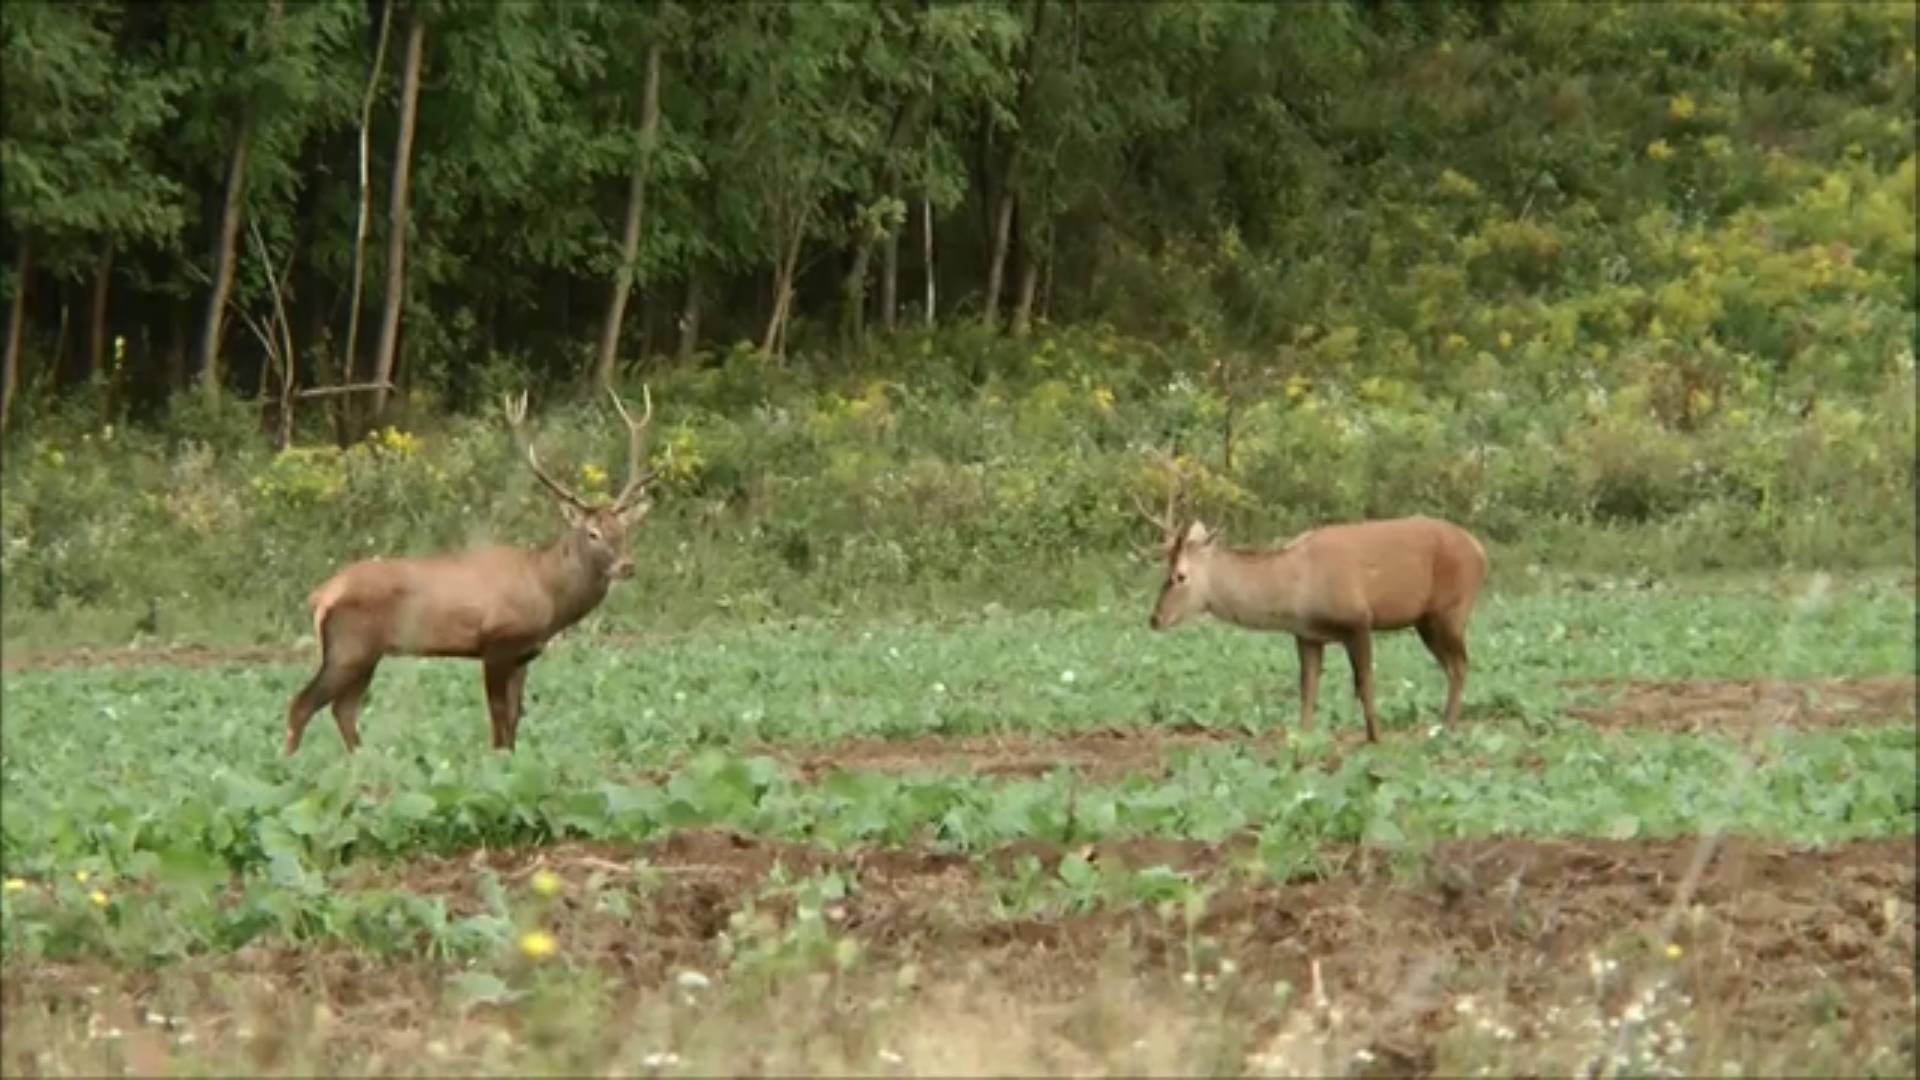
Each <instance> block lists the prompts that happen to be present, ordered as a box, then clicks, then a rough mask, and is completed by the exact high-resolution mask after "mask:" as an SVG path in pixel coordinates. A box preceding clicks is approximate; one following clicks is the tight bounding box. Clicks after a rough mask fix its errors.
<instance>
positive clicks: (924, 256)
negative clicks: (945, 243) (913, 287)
mask: <svg viewBox="0 0 1920 1080" xmlns="http://www.w3.org/2000/svg"><path fill="white" fill-rule="evenodd" d="M920 259H921V261H922V262H923V263H925V264H926V268H927V329H929V330H931V329H933V322H934V311H933V300H934V296H933V276H934V275H933V270H934V266H933V197H932V196H930V195H929V196H923V197H922V198H921V200H920Z"/></svg>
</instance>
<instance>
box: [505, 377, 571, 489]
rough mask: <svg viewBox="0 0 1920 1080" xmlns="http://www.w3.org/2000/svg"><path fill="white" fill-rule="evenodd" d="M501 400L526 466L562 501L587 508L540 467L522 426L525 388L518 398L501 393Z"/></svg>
mask: <svg viewBox="0 0 1920 1080" xmlns="http://www.w3.org/2000/svg"><path fill="white" fill-rule="evenodd" d="M501 401H502V404H504V405H505V407H506V414H507V427H509V428H511V429H512V430H513V434H514V438H515V439H516V440H517V441H518V442H519V443H520V445H521V447H522V448H524V449H525V450H526V452H527V466H528V467H529V468H531V469H532V470H533V475H534V476H536V477H538V478H539V480H540V482H541V483H542V484H544V485H546V488H547V490H548V491H551V492H553V494H554V496H555V497H556V498H558V499H560V500H561V501H562V502H565V503H567V504H568V505H570V506H572V507H573V508H574V509H576V510H582V511H584V510H587V509H589V507H588V506H587V504H586V503H585V502H583V501H582V500H581V498H580V496H578V495H575V494H574V493H573V492H571V491H569V490H567V488H566V486H565V485H564V484H562V483H560V481H558V480H555V479H554V478H553V477H551V476H548V475H547V470H545V469H543V468H541V467H540V455H538V454H536V453H534V450H533V440H532V439H531V438H529V437H528V436H527V431H526V427H525V426H524V425H525V422H526V419H527V392H526V391H525V390H522V391H520V396H519V397H518V398H515V397H514V396H513V395H512V394H506V395H503V396H502V399H501Z"/></svg>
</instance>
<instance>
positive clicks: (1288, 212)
mask: <svg viewBox="0 0 1920 1080" xmlns="http://www.w3.org/2000/svg"><path fill="white" fill-rule="evenodd" d="M1913 14H1914V12H1913V8H1912V5H1907V4H1892V3H1885V4H1883V3H1859V4H1810V5H1803V4H1781V3H1767V2H1753V3H1737V4H1688V5H1656V4H1580V5H1572V4H1567V5H1562V4H1502V3H1499V2H1497V0H1474V2H1461V3H1399V2H1393V0H1355V2H1325V3H1305V4H1271V5H1269V4H1210V3H1171V2H1170V3H1141V4H1125V5H1113V4H1084V3H1079V2H1075V0H1021V2H1017V3H977V4H945V3H938V4H936V3H926V2H890V3H874V4H865V3H860V4H834V3H819V4H732V5H691V4H678V3H673V2H660V3H650V4H620V3H598V2H585V0H583V2H579V3H566V4H536V3H517V2H516V3H495V2H491V0H478V2H476V0H419V2H408V3H381V2H378V0H375V2H371V3H365V4H362V3H355V2H351V0H337V2H336V0H306V2H300V3H292V4H289V3H286V2H284V0H258V2H256V0H232V2H227V0H217V2H213V3H202V4H165V3H163V4H145V3H140V4H134V3H115V2H109V0H86V2H76V3H57V4H56V3H38V2H22V3H18V4H12V5H8V9H7V11H6V12H5V14H4V15H3V16H0V19H4V25H5V59H6V71H7V84H6V90H7V93H6V110H5V132H4V140H3V141H0V153H4V167H5V168H4V185H5V186H4V195H5V216H4V242H5V246H6V258H5V260H4V262H5V266H6V270H5V271H4V272H5V274H6V281H7V283H8V287H7V293H8V296H9V298H10V301H11V303H10V312H9V315H8V319H7V337H6V354H5V355H6V365H5V379H4V386H5V390H6V394H5V401H4V403H0V418H4V420H5V422H6V423H7V425H8V428H7V435H6V444H5V446H6V460H7V462H8V468H7V470H6V487H5V495H6V499H7V504H8V507H9V513H8V515H7V524H6V532H7V543H6V551H5V556H4V558H5V563H6V566H5V568H6V570H7V572H8V578H9V580H10V581H11V582H13V583H15V584H16V586H17V587H16V588H12V589H9V590H7V592H8V596H7V601H6V608H7V612H8V614H9V618H12V619H15V620H16V622H17V618H18V617H21V616H22V613H23V612H28V611H42V612H51V611H54V610H58V609H63V608H69V607H78V608H82V609H88V608H97V607H101V606H105V607H107V608H110V609H112V610H115V611H128V610H132V611H136V612H137V611H138V610H140V609H141V608H143V607H144V606H149V605H151V604H153V603H154V602H155V600H154V594H155V593H157V592H160V591H163V590H162V589H161V588H160V587H159V585H157V584H155V583H153V582H150V581H148V580H146V579H147V578H149V577H166V576H171V577H174V578H179V579H186V580H198V581H202V582H207V581H211V582H217V583H221V584H231V585H237V586H244V587H246V588H245V590H243V591H250V590H253V589H257V588H260V587H265V588H266V589H267V590H268V592H269V594H270V595H271V597H272V602H273V603H284V601H286V600H288V599H290V598H291V597H292V595H293V594H294V592H295V591H296V586H294V585H291V584H287V585H283V584H281V583H280V579H279V578H278V577H276V578H275V580H274V582H273V583H271V584H268V583H266V582H264V581H262V580H261V578H262V576H263V575H262V574H260V573H258V572H257V568H259V566H260V564H259V563H258V562H257V561H255V560H235V559H233V558H231V557H230V556H231V555H232V554H233V552H232V551H230V550H226V549H225V547H224V545H223V544H222V543H221V542H220V541H221V540H222V538H240V537H245V538H249V539H248V540H246V541H244V542H245V543H252V542H258V541H259V540H260V538H261V537H262V534H263V533H266V534H278V535H279V536H284V537H286V540H285V541H284V544H285V546H286V547H287V548H288V549H289V550H287V551H285V552H284V553H281V557H280V558H278V559H277V560H275V566H277V568H278V570H279V571H280V572H281V573H285V572H288V571H289V570H294V571H297V572H298V573H297V575H296V576H302V575H311V574H313V573H318V572H319V571H320V570H321V569H322V566H321V564H322V563H324V562H325V561H327V560H330V559H335V558H337V557H339V556H340V555H342V554H343V552H342V551H341V548H342V546H343V545H344V546H346V547H347V548H348V549H349V551H352V552H353V553H363V552H358V551H353V549H357V548H360V547H370V546H380V545H384V546H387V547H392V546H394V545H404V546H409V547H419V546H422V545H432V544H446V543H453V542H457V541H458V540H459V538H460V537H462V536H468V535H470V534H471V532H472V529H473V528H474V526H473V523H472V517H473V515H474V513H475V512H476V506H475V503H476V501H484V497H485V496H486V494H487V493H497V492H498V491H499V484H500V481H501V479H502V474H503V472H505V471H507V470H511V469H513V468H515V466H514V465H513V464H512V462H511V459H510V458H509V457H508V456H507V455H506V454H505V453H504V452H502V451H499V450H498V449H497V448H498V447H500V446H502V445H504V440H502V439H501V437H500V430H501V429H500V424H499V418H498V415H497V403H498V401H499V397H500V394H501V393H502V392H504V391H509V390H515V389H521V388H531V389H532V390H533V391H534V395H533V396H534V398H535V400H536V402H537V406H536V408H537V411H538V412H539V413H540V414H541V416H542V419H543V420H545V421H548V422H550V426H551V427H552V428H553V430H554V434H553V436H552V439H553V445H555V446H556V447H557V449H555V450H552V451H549V453H550V454H556V455H561V456H566V455H572V457H574V458H581V459H583V460H582V461H581V464H580V466H579V468H580V469H581V470H583V475H582V479H583V481H584V482H586V483H588V484H594V483H599V482H601V479H602V477H603V476H604V473H605V469H603V468H602V466H601V464H600V462H601V461H603V460H604V461H611V460H612V454H611V453H610V452H609V453H606V454H605V456H604V457H602V456H596V455H600V454H601V453H602V450H601V448H603V447H604V448H605V449H606V451H611V450H613V449H614V448H613V447H611V446H609V445H608V440H609V437H610V434H611V432H610V430H609V429H608V428H607V427H606V426H605V425H606V423H607V418H606V415H605V409H604V399H603V398H601V397H599V396H598V395H599V392H598V390H597V389H596V388H597V387H601V386H613V385H618V386H620V387H621V388H622V392H623V393H624V394H626V395H627V396H628V397H633V396H635V394H636V392H637V390H638V387H636V386H635V385H634V384H635V383H636V382H646V383H648V389H649V390H650V392H652V393H653V394H654V396H656V397H658V398H659V399H660V403H661V411H662V415H663V418H664V419H663V425H662V431H661V445H660V446H658V447H656V450H657V451H658V452H659V453H660V454H662V455H663V456H664V457H665V458H666V459H667V465H666V469H667V473H668V477H667V484H668V494H669V496H670V498H668V499H666V500H664V501H665V503H666V504H667V505H665V506H664V508H663V512H664V513H668V514H672V515H676V516H680V517H682V518H683V519H684V520H686V521H688V522H692V523H697V524H698V525H700V526H702V527H703V528H704V530H705V532H704V539H705V541H707V542H705V543H703V544H702V545H701V546H702V547H706V548H713V549H716V550H717V551H718V552H719V553H720V554H719V555H718V556H717V557H716V558H715V559H714V560H713V561H714V562H715V563H717V564H719V566H718V567H717V568H716V570H717V572H718V576H719V578H720V580H719V581H718V582H717V583H716V584H717V585H718V586H720V587H721V588H722V590H723V591H729V590H730V589H731V586H733V585H735V584H739V585H741V586H742V587H743V588H747V589H748V590H749V591H752V592H755V593H764V595H761V597H760V600H759V601H758V602H759V603H760V605H761V606H762V607H765V606H766V604H767V603H769V602H772V601H771V600H770V599H769V598H770V597H779V598H780V602H781V603H793V602H799V603H801V604H802V605H803V606H816V602H819V601H824V602H825V603H826V604H827V605H828V606H831V605H832V604H835V603H839V602H841V601H842V600H846V599H848V598H849V594H850V592H861V591H862V590H863V586H870V587H872V588H874V589H881V590H883V591H884V590H886V589H887V588H888V587H889V586H891V585H895V584H904V585H913V586H916V587H921V588H924V589H933V590H935V591H936V592H937V591H939V589H940V588H941V583H942V582H945V581H954V580H963V581H970V582H972V586H971V587H968V588H966V589H965V590H964V591H966V592H968V593H978V592H980V591H981V588H980V587H979V586H980V581H979V580H978V579H979V578H980V577H981V575H984V574H990V573H991V572H992V571H991V568H992V567H993V566H995V565H996V564H997V563H998V562H1000V561H1002V560H1003V559H1004V557H1005V556H1007V555H1009V554H1012V553H1014V552H1022V553H1031V554H1033V555H1035V556H1037V557H1040V558H1042V559H1048V560H1050V561H1052V562H1055V563H1058V562H1059V561H1061V560H1065V561H1069V562H1070V561H1073V560H1074V559H1076V558H1078V553H1079V552H1083V551H1089V552H1094V553H1098V552H1102V551H1107V550H1114V549H1116V547H1117V546H1119V545H1123V544H1124V543H1125V542H1127V541H1128V540H1129V539H1131V538H1137V537H1134V536H1132V535H1131V534H1130V533H1129V531H1128V530H1129V528H1131V527H1130V526H1128V525H1127V524H1126V523H1125V522H1126V516H1125V515H1124V514H1123V513H1122V512H1121V511H1122V510H1123V509H1124V507H1125V500H1124V498H1122V497H1121V492H1122V491H1127V492H1130V493H1144V494H1151V495H1155V496H1156V497H1157V494H1158V492H1159V491H1160V490H1163V489H1164V488H1165V487H1166V486H1168V485H1169V484H1172V483H1174V482H1176V481H1179V482H1182V483H1185V484H1186V485H1187V487H1188V489H1189V490H1191V491H1193V492H1194V497H1195V499H1196V505H1197V506H1198V507H1199V508H1200V509H1201V510H1202V511H1203V512H1206V513H1209V514H1211V515H1214V516H1216V517H1218V518H1219V519H1221V520H1225V521H1227V522H1229V523H1230V524H1232V525H1234V526H1235V527H1237V528H1240V529H1243V530H1248V531H1253V532H1258V531H1273V530H1276V529H1280V528H1300V527H1304V526H1305V525H1306V524H1308V523H1310V521H1312V520H1315V519H1320V518H1326V517H1330V516H1355V515H1365V514H1376V515H1377V514H1386V513H1394V512H1414V511H1423V512H1434V513H1442V514H1452V515H1454V516H1456V517H1457V518H1459V519H1462V520H1464V521H1466V522H1468V523H1469V524H1470V525H1473V526H1475V527H1478V528H1481V529H1483V530H1484V531H1486V532H1487V533H1489V534H1491V535H1490V538H1491V539H1492V541H1493V542H1494V543H1495V544H1496V545H1519V546H1520V547H1521V548H1522V549H1524V550H1527V551H1529V552H1534V553H1539V552H1546V553H1549V554H1551V556H1552V561H1554V562H1557V563H1561V564H1564V565H1566V566H1568V567H1580V566H1587V567H1589V568H1592V569H1613V570H1628V569H1631V568H1633V567H1636V566H1638V567H1642V568H1644V567H1646V566H1650V565H1651V566H1663V565H1669V564H1670V565H1671V568H1673V569H1676V570H1699V569H1705V570H1711V569H1715V568H1716V567H1737V566H1742V565H1765V564H1768V563H1774V564H1778V563H1781V562H1785V563H1788V564H1791V563H1795V562H1801V563H1807V562H1817V561H1826V562H1828V563H1833V562H1835V561H1836V560H1837V561H1838V563H1839V564H1845V565H1864V564H1873V563H1879V562H1887V561H1895V562H1897V561H1901V560H1902V559H1910V558H1911V556H1912V553H1913V540H1912V529H1911V528H1909V527H1908V526H1910V525H1911V524H1912V517H1911V506H1912V500H1911V492H1912V490H1913V486H1912V482H1913V460H1914V455H1913V452H1912V448H1913V422H1912V416H1911V409H1910V405H1911V396H1912V380H1913V342H1914V327H1913V316H1914V305H1915V295H1916V292H1915V286H1916V280H1915V261H1914V251H1915V247H1914V223H1913V221H1914V198H1915V196H1914V188H1915V174H1914V146H1913V103H1914V60H1913V47H1914V40H1915V35H1914V19H1913ZM596 403H598V404H597V405H596ZM70 459H71V460H70ZM608 467H611V466H610V465H609V466H608ZM130 478H132V479H136V480H137V481H138V482H139V486H142V487H144V488H146V489H147V494H146V496H145V497H144V498H143V499H141V500H137V501H135V500H125V499H122V500H112V499H105V498H103V497H102V496H103V495H104V492H105V491H107V490H110V489H111V488H112V487H113V486H115V485H116V484H120V483H124V482H125V481H126V480H127V479H130ZM177 481H180V482H177ZM96 482H97V484H98V487H99V490H93V489H92V487H91V486H90V485H93V484H95V483H96ZM182 482H183V483H182ZM168 492H170V494H168ZM494 501H496V502H497V501H498V500H497V498H496V499H495V500H494ZM109 504H111V505H109ZM402 505H404V510H402V509H401V506H402ZM529 506H536V504H531V503H523V502H519V501H513V500H509V501H508V503H507V504H506V505H501V506H495V507H487V508H479V509H478V512H479V513H481V514H482V515H483V516H486V517H487V524H486V525H485V526H484V527H483V531H493V530H495V529H503V530H508V531H511V530H512V529H513V528H514V527H516V523H518V522H520V521H521V520H522V518H524V517H525V513H524V511H526V510H527V509H528V507H529ZM536 508H537V506H536ZM249 523H251V524H249ZM926 526H931V528H928V527H926ZM1616 534H1624V536H1625V538H1624V539H1623V538H1622V536H1621V535H1616ZM154 535H166V536H173V537H178V538H181V539H183V540H191V541H192V542H190V543H187V544H185V545H183V547H184V548H185V549H188V550H183V551H181V552H180V553H178V555H177V558H178V559H181V560H185V562H186V565H178V564H175V565H167V566H164V567H159V568H156V569H155V570H153V571H152V572H150V573H143V572H141V571H140V570H138V569H135V568H132V567H127V566H125V565H123V564H124V560H123V559H121V558H118V557H117V556H118V555H119V554H120V553H121V548H122V547H123V546H125V545H128V544H130V542H131V539H132V538H136V537H143V536H144V537H151V536H154ZM296 537H305V538H308V540H309V541H310V544H309V543H303V542H301V541H300V540H298V539H296ZM1703 537H1713V538H1714V540H1713V542H1712V543H1706V544H1703V543H1701V542H1700V541H1701V539H1702V538H1703ZM202 541H213V542H212V543H210V544H209V543H203V542H202ZM265 542H266V543H267V545H268V547H269V549H270V550H274V549H278V548H280V547H281V545H282V543H283V541H280V540H278V539H276V538H273V537H269V538H267V539H266V540H265ZM125 554H128V555H131V554H133V553H132V551H131V550H130V549H129V550H128V551H126V552H125ZM197 557H198V558H200V559H201V560H203V561H196V558H197ZM161 561H162V562H172V561H173V559H172V558H171V557H170V558H167V559H162V560H161ZM249 564H250V565H249ZM250 569H253V570H255V571H256V572H255V573H253V574H252V575H251V576H249V570H250ZM729 569H740V570H742V572H741V573H730V572H727V571H728V570H729ZM160 571H164V573H161V572H160ZM1049 575H1050V576H1052V577H1053V580H1054V581H1056V582H1064V583H1065V584H1059V585H1056V586H1050V588H1051V589H1052V591H1051V592H1050V593H1048V596H1049V598H1050V599H1056V600H1057V599H1061V598H1062V597H1063V596H1065V597H1067V598H1071V597H1073V596H1082V597H1084V596H1085V595H1086V588H1089V587H1094V586H1092V585H1090V584H1089V583H1088V582H1087V581H1085V580H1084V579H1076V578H1075V576H1074V575H1072V574H1068V575H1066V576H1065V577H1064V578H1061V577H1058V576H1053V575H1051V572H1049ZM754 577H759V578H760V579H761V584H760V585H759V586H757V587H756V586H748V585H747V584H746V583H747V580H748V579H751V578H754ZM1076 581H1077V582H1078V584H1073V583H1074V582H1076ZM709 591H711V588H709ZM988 591H989V592H993V591H994V590H991V589H989V590H988ZM1042 591H1043V592H1047V590H1042ZM802 593H804V594H805V595H806V597H807V598H806V599H805V600H800V599H799V596H800V594H802Z"/></svg>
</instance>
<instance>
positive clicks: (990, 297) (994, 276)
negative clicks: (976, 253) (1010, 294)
mask: <svg viewBox="0 0 1920 1080" xmlns="http://www.w3.org/2000/svg"><path fill="white" fill-rule="evenodd" d="M1007 171H1008V173H1009V174H1011V173H1012V171H1013V170H1012V168H1011V167H1009V168H1008V170H1007ZM1010 180H1011V176H1009V181H1010ZM1012 239H1013V191H1012V189H1011V186H1010V184H1009V183H1006V182H1003V183H1002V184H1001V187H1000V198H999V199H998V200H997V201H996V203H995V204H994V208H993V255H992V257H991V258H990V259H989V260H988V262H987V296H986V300H985V302H984V303H983V304H982V305H981V310H980V324H981V325H982V326H985V327H986V328H987V329H989V330H991V329H993V328H994V327H995V326H997V325H999V322H1000V284H1001V282H1002V281H1003V280H1004V279H1005V278H1006V275H1007V249H1008V248H1009V247H1010V246H1012Z"/></svg>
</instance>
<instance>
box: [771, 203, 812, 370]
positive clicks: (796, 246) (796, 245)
mask: <svg viewBox="0 0 1920 1080" xmlns="http://www.w3.org/2000/svg"><path fill="white" fill-rule="evenodd" d="M805 237H806V225H805V223H804V222H800V223H796V224H795V225H794V227H793V231H792V235H791V236H790V237H788V239H787V241H786V243H785V244H783V245H782V246H783V247H784V248H785V249H786V250H785V251H783V252H782V253H781V256H780V261H779V263H778V265H776V266H775V267H774V277H773V314H772V315H771V316H769V317H768V318H767V332H766V335H765V336H764V337H762V338H761V340H760V351H761V352H762V353H764V354H766V355H767V356H785V355H786V351H787V320H788V319H789V318H790V317H791V313H792V310H793V277H794V273H795V271H797V270H798V269H799V265H800V245H801V244H802V242H803V241H804V240H805Z"/></svg>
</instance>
